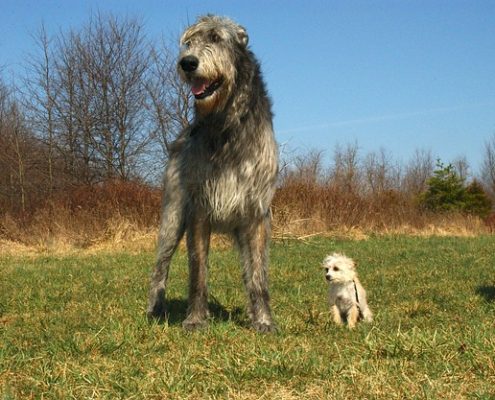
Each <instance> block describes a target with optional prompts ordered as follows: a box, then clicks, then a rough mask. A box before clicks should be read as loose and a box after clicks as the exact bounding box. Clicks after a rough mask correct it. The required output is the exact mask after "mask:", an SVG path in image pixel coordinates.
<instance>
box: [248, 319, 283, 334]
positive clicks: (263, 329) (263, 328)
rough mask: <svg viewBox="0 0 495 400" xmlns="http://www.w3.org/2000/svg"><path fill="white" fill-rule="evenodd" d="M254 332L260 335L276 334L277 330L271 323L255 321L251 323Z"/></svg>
mask: <svg viewBox="0 0 495 400" xmlns="http://www.w3.org/2000/svg"><path fill="white" fill-rule="evenodd" d="M252 327H253V329H254V330H255V331H257V332H260V333H277V332H278V328H277V326H276V325H275V324H274V323H273V322H263V321H255V322H253V323H252Z"/></svg>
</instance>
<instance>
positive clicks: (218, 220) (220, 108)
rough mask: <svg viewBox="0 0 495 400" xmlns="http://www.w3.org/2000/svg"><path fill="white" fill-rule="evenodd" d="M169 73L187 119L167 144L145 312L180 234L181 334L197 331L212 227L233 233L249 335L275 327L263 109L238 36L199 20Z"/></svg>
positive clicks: (255, 74)
mask: <svg viewBox="0 0 495 400" xmlns="http://www.w3.org/2000/svg"><path fill="white" fill-rule="evenodd" d="M180 43H181V53H180V56H179V62H178V71H179V74H180V76H181V78H182V79H183V80H184V81H185V82H186V83H188V84H189V85H190V86H191V90H192V93H193V94H194V96H195V118H194V120H193V121H192V124H191V125H190V127H189V128H187V129H185V130H184V131H183V132H182V133H181V134H180V136H179V137H178V139H177V141H176V142H175V144H174V145H173V149H172V151H171V154H170V159H169V163H168V165H167V169H166V172H165V194H164V198H163V210H162V211H163V213H162V221H161V228H160V231H159V238H158V241H159V243H158V260H157V263H156V268H155V270H154V272H153V274H152V278H151V288H150V295H149V304H148V315H149V316H150V317H154V318H164V317H165V316H166V310H165V291H166V284H167V278H168V272H169V265H170V261H171V258H172V255H173V253H174V251H175V249H176V248H177V245H178V243H179V241H180V239H181V238H182V236H183V234H184V232H185V231H186V232H187V248H188V253H189V274H190V277H189V300H188V311H187V318H186V320H185V321H184V322H183V326H184V328H186V329H196V328H200V327H203V326H205V325H206V323H207V319H208V315H209V313H208V305H207V297H208V292H207V285H206V278H207V264H208V251H209V240H210V234H211V232H212V231H219V232H223V233H230V234H232V235H233V237H234V239H235V241H236V243H237V245H238V247H239V250H240V254H241V260H242V266H243V279H244V284H245V287H246V291H247V294H248V299H249V310H248V311H249V315H250V318H251V321H252V326H253V327H254V329H256V330H258V331H260V332H271V331H273V330H274V329H275V325H274V322H273V319H272V315H271V311H270V306H269V292H268V271H267V266H268V244H269V239H270V209H269V207H270V203H271V200H272V197H273V194H274V192H275V182H276V177H277V170H278V150H277V146H276V143H275V139H274V135H273V127H272V113H271V104H270V100H269V98H268V95H267V92H266V89H265V85H264V83H263V80H262V77H261V73H260V67H259V64H258V62H257V61H256V58H255V56H254V54H253V53H252V52H251V51H250V50H249V48H248V47H247V43H248V36H247V33H246V30H245V29H244V28H243V27H242V26H240V25H238V24H236V23H234V22H233V21H231V20H230V19H227V18H223V17H217V16H211V15H207V16H204V17H201V18H199V19H198V21H197V22H196V23H195V24H194V25H192V26H190V27H189V28H188V29H187V30H186V31H185V32H184V34H183V35H182V37H181V40H180Z"/></svg>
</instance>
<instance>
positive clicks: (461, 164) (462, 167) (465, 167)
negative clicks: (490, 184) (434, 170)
mask: <svg viewBox="0 0 495 400" xmlns="http://www.w3.org/2000/svg"><path fill="white" fill-rule="evenodd" d="M452 166H453V167H454V169H455V172H457V175H458V176H459V178H461V180H462V181H463V182H466V180H467V179H468V177H469V175H470V166H469V162H468V160H467V158H466V157H465V156H459V157H457V158H455V159H454V161H452Z"/></svg>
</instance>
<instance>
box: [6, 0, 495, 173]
mask: <svg viewBox="0 0 495 400" xmlns="http://www.w3.org/2000/svg"><path fill="white" fill-rule="evenodd" d="M0 4H1V18H0V22H1V23H0V65H2V66H3V67H4V68H3V74H4V76H5V77H6V79H7V80H8V79H10V77H11V76H12V75H14V76H16V75H20V74H21V65H22V63H23V62H24V60H25V58H26V55H27V54H28V53H30V52H32V51H33V40H32V38H31V36H30V35H31V34H32V33H34V32H35V31H36V30H37V28H38V27H39V26H40V24H41V22H42V21H43V22H44V24H45V26H46V28H47V30H48V32H49V33H53V34H56V33H57V32H59V31H60V30H62V31H64V30H67V29H69V28H78V27H80V26H81V25H83V24H84V23H85V22H86V21H87V20H88V18H89V15H90V14H91V12H97V11H101V12H107V11H111V12H112V13H114V14H116V15H122V16H137V17H138V18H141V19H142V21H143V23H144V25H145V28H146V31H147V34H148V36H149V37H150V38H151V39H157V40H158V39H160V37H161V36H162V35H163V36H165V37H171V36H177V35H178V34H179V33H180V32H181V31H182V30H183V29H184V27H186V26H187V25H188V23H189V22H193V21H194V20H195V18H196V16H198V15H201V14H204V13H207V12H210V13H216V14H221V15H227V16H230V17H231V18H233V19H234V20H236V21H237V22H239V23H240V24H242V25H244V26H245V27H246V28H247V30H248V33H249V36H250V45H251V47H252V49H253V50H254V52H255V53H256V54H257V56H258V58H259V59H260V61H261V63H262V69H263V72H264V74H265V80H266V82H267V86H268V89H269V92H270V94H271V97H272V99H273V103H274V111H275V128H276V135H277V139H278V141H279V142H280V143H283V144H284V145H285V146H286V147H287V148H289V149H290V150H292V151H296V152H304V151H307V150H310V149H321V150H324V152H325V154H326V155H327V156H329V157H330V156H331V154H332V152H333V149H334V147H335V145H336V144H340V145H345V144H346V143H354V142H357V143H358V145H359V147H360V149H361V152H362V154H365V153H367V152H369V151H375V150H379V149H380V148H384V149H386V150H387V151H389V152H390V154H391V155H392V157H393V158H394V159H395V160H397V161H399V162H407V160H408V159H409V158H410V156H411V155H412V154H413V153H414V151H415V149H427V150H428V149H429V150H431V151H432V153H433V155H434V156H435V157H440V158H442V160H443V161H445V162H448V161H452V160H453V159H455V158H457V157H459V156H465V157H466V158H467V160H468V161H469V163H470V164H471V166H472V169H473V172H474V173H476V172H477V170H478V168H479V166H480V164H481V160H482V154H483V147H484V143H485V142H486V141H487V140H488V139H490V138H491V137H493V135H494V134H495V0H492V1H483V0H465V1H459V0H445V1H440V0H429V1H421V0H414V1H413V0H410V1H406V0H394V1H392V0H378V1H370V0H368V1H352V0H351V1H344V0H341V1H329V0H326V1H325V0H321V1H320V0H306V1H290V0H285V1H282V0H280V1H270V0H265V1H258V0H251V1H242V2H241V1H233V0H231V1H204V0H203V1H199V0H197V1H192V0H175V1H168V0H162V1H158V0H156V1H151V0H140V1H128V0H118V1H117V0H101V1H95V0H65V1H48V0H37V1H27V0H2V1H1V3H0Z"/></svg>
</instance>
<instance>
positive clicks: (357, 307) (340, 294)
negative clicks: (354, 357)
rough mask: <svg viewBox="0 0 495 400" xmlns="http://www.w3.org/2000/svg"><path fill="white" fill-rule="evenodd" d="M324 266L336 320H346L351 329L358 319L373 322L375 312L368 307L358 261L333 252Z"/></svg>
mask: <svg viewBox="0 0 495 400" xmlns="http://www.w3.org/2000/svg"><path fill="white" fill-rule="evenodd" d="M323 268H324V269H325V271H326V272H325V277H326V279H327V281H328V283H329V302H330V310H331V312H332V318H333V320H334V322H335V323H336V324H337V325H342V324H343V323H344V321H346V322H347V326H348V327H349V328H350V329H352V328H354V326H355V325H356V323H357V322H358V320H361V319H362V320H364V321H365V322H371V321H372V319H373V314H372V313H371V310H370V309H369V307H368V303H367V300H366V291H365V290H364V288H363V286H362V285H361V283H360V282H359V279H358V277H357V272H356V263H355V262H354V261H353V260H352V259H350V258H348V257H346V256H344V255H342V254H339V253H333V254H331V255H328V256H327V257H326V258H325V260H324V261H323ZM356 293H357V295H356Z"/></svg>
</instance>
